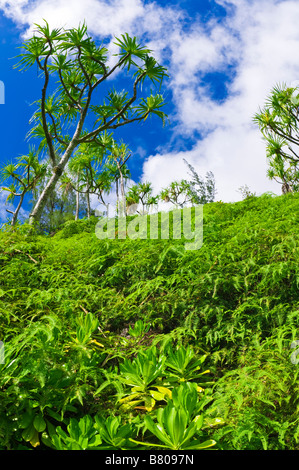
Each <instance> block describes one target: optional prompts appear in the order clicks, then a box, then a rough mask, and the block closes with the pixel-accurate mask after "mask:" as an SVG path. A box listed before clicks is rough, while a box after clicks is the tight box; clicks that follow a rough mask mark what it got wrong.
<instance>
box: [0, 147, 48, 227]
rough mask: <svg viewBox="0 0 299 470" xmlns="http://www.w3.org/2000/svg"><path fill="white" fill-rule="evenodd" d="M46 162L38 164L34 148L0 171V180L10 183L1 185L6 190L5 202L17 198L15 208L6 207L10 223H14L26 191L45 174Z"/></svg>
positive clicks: (34, 186)
mask: <svg viewBox="0 0 299 470" xmlns="http://www.w3.org/2000/svg"><path fill="white" fill-rule="evenodd" d="M46 171H47V165H46V164H40V163H39V161H38V156H37V154H36V152H35V150H34V149H30V151H29V153H28V155H22V156H21V157H19V158H18V159H17V163H9V164H7V165H5V166H4V167H3V168H2V170H1V172H0V181H1V183H3V182H8V183H10V185H9V186H3V187H2V190H4V191H7V192H8V196H7V199H6V202H10V203H13V202H14V200H15V198H18V199H19V202H18V204H17V207H16V208H15V210H10V209H6V211H7V212H9V213H10V214H12V219H11V225H15V224H16V222H17V219H18V215H19V212H20V209H21V207H22V204H23V201H24V198H25V196H26V194H27V193H30V192H32V191H34V190H35V189H36V187H37V185H38V183H39V182H40V180H41V179H42V178H43V177H44V176H45V174H46Z"/></svg>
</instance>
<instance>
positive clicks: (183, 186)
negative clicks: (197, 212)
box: [159, 179, 194, 208]
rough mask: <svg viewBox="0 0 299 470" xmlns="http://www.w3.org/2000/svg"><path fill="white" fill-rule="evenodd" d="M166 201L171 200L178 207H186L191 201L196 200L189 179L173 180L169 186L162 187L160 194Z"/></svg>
mask: <svg viewBox="0 0 299 470" xmlns="http://www.w3.org/2000/svg"><path fill="white" fill-rule="evenodd" d="M159 197H160V199H161V200H162V201H164V202H171V203H172V204H174V205H175V206H176V207H177V206H179V207H181V208H183V207H184V205H185V204H187V203H189V202H194V196H193V194H192V192H191V188H190V184H189V183H188V181H187V180H185V179H183V180H181V181H173V182H172V183H170V185H169V186H168V187H167V188H164V189H162V191H161V192H160V195H159Z"/></svg>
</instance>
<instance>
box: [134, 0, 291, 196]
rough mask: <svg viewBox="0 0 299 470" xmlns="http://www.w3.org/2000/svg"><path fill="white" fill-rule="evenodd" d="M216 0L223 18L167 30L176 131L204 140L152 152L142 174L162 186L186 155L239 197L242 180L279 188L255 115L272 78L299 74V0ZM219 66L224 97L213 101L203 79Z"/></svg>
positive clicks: (221, 191) (259, 188)
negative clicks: (223, 11)
mask: <svg viewBox="0 0 299 470" xmlns="http://www.w3.org/2000/svg"><path fill="white" fill-rule="evenodd" d="M218 3H219V4H222V5H223V6H224V7H225V8H226V9H227V16H226V17H225V18H224V19H222V20H221V24H219V23H217V22H214V21H213V22H212V23H211V24H209V25H205V28H204V27H203V25H199V26H196V27H194V28H193V30H190V31H188V32H186V31H184V30H182V29H181V30H178V31H176V32H174V33H173V36H172V37H170V44H171V39H173V43H172V44H173V54H172V61H171V62H170V76H171V77H172V78H171V87H172V91H173V100H174V102H175V104H176V106H175V111H174V114H173V116H172V117H173V118H174V119H175V122H176V127H175V132H176V133H177V134H178V135H185V136H191V135H195V134H194V133H195V132H198V131H199V132H200V133H201V140H199V141H198V142H197V144H195V146H194V148H193V149H192V150H190V151H188V152H179V151H176V149H173V151H171V152H169V149H168V150H167V151H166V152H165V154H163V152H161V151H160V152H159V154H157V155H153V156H151V157H150V158H148V160H147V161H146V163H145V165H144V174H143V178H144V179H148V178H151V179H152V180H153V179H156V182H157V185H161V184H162V183H163V176H162V175H164V179H165V180H169V179H170V178H179V177H182V175H184V171H183V167H182V159H183V158H186V159H187V160H188V161H190V163H191V164H193V166H194V167H195V168H197V169H198V170H199V173H200V174H201V175H204V174H205V172H206V171H208V170H211V171H213V172H214V174H215V178H216V183H217V187H218V198H219V199H223V200H238V199H240V198H241V196H240V194H238V193H237V192H236V191H237V189H238V188H239V187H240V186H242V185H245V184H247V185H248V186H249V187H250V189H252V190H253V191H256V192H257V193H258V194H261V193H263V192H265V191H273V192H275V193H277V194H280V192H281V189H280V185H278V184H277V183H274V182H271V181H269V180H268V179H267V177H266V170H267V162H266V156H265V143H264V142H263V141H262V139H261V134H260V132H259V130H258V129H257V128H256V126H255V125H253V120H252V119H253V116H254V114H255V113H256V112H257V111H258V109H259V107H260V106H262V105H263V103H264V101H265V99H266V97H267V96H268V95H269V92H270V91H271V89H272V87H273V86H274V85H275V84H277V83H281V82H286V83H287V84H291V83H292V82H294V81H296V80H298V78H299V62H298V61H297V59H296V57H297V50H298V46H299V30H298V28H297V24H298V18H299V3H298V2H297V1H291V0H289V1H288V0H286V1H280V2H279V1H277V0H267V1H263V0H262V1H261V0H259V1H257V0H251V1H249V0H248V1H245V0H244V1H242V0H240V1H239V0H238V1H229V2H228V1H225V0H219V1H218ZM204 52H206V55H205V53H204ZM214 72H220V73H223V74H225V73H227V74H228V76H229V78H230V80H227V82H226V89H227V93H226V96H225V98H224V99H221V100H215V98H214V97H213V94H212V93H211V90H210V86H209V83H208V82H207V81H206V79H205V74H206V73H214ZM232 72H233V73H232ZM182 172H183V173H182ZM185 173H186V171H185Z"/></svg>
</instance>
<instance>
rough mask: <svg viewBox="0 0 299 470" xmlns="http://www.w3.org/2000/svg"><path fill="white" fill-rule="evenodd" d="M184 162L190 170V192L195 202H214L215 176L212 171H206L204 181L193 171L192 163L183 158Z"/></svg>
mask: <svg viewBox="0 0 299 470" xmlns="http://www.w3.org/2000/svg"><path fill="white" fill-rule="evenodd" d="M184 162H185V163H186V165H187V166H188V168H189V170H190V171H191V176H192V180H191V181H189V182H188V183H189V185H190V193H191V195H192V200H193V202H194V203H195V204H207V203H209V202H214V200H215V195H216V184H215V177H214V174H213V172H212V171H208V172H207V173H206V180H205V181H204V180H203V179H202V178H201V177H200V176H199V175H198V174H197V173H196V171H195V169H194V168H193V166H192V165H190V163H188V162H187V160H185V159H184Z"/></svg>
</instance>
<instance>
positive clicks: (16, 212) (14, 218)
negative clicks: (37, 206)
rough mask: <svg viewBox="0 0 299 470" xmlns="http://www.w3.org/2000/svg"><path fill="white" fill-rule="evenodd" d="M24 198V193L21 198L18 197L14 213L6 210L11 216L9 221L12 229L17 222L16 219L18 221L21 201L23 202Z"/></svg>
mask: <svg viewBox="0 0 299 470" xmlns="http://www.w3.org/2000/svg"><path fill="white" fill-rule="evenodd" d="M24 197H25V193H22V194H21V196H20V201H19V204H18V205H17V208H16V210H15V211H14V212H13V211H10V210H8V209H6V211H7V212H9V213H10V214H12V219H11V226H12V227H13V226H14V225H16V222H17V219H18V215H19V212H20V209H21V206H22V204H23V201H24Z"/></svg>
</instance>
